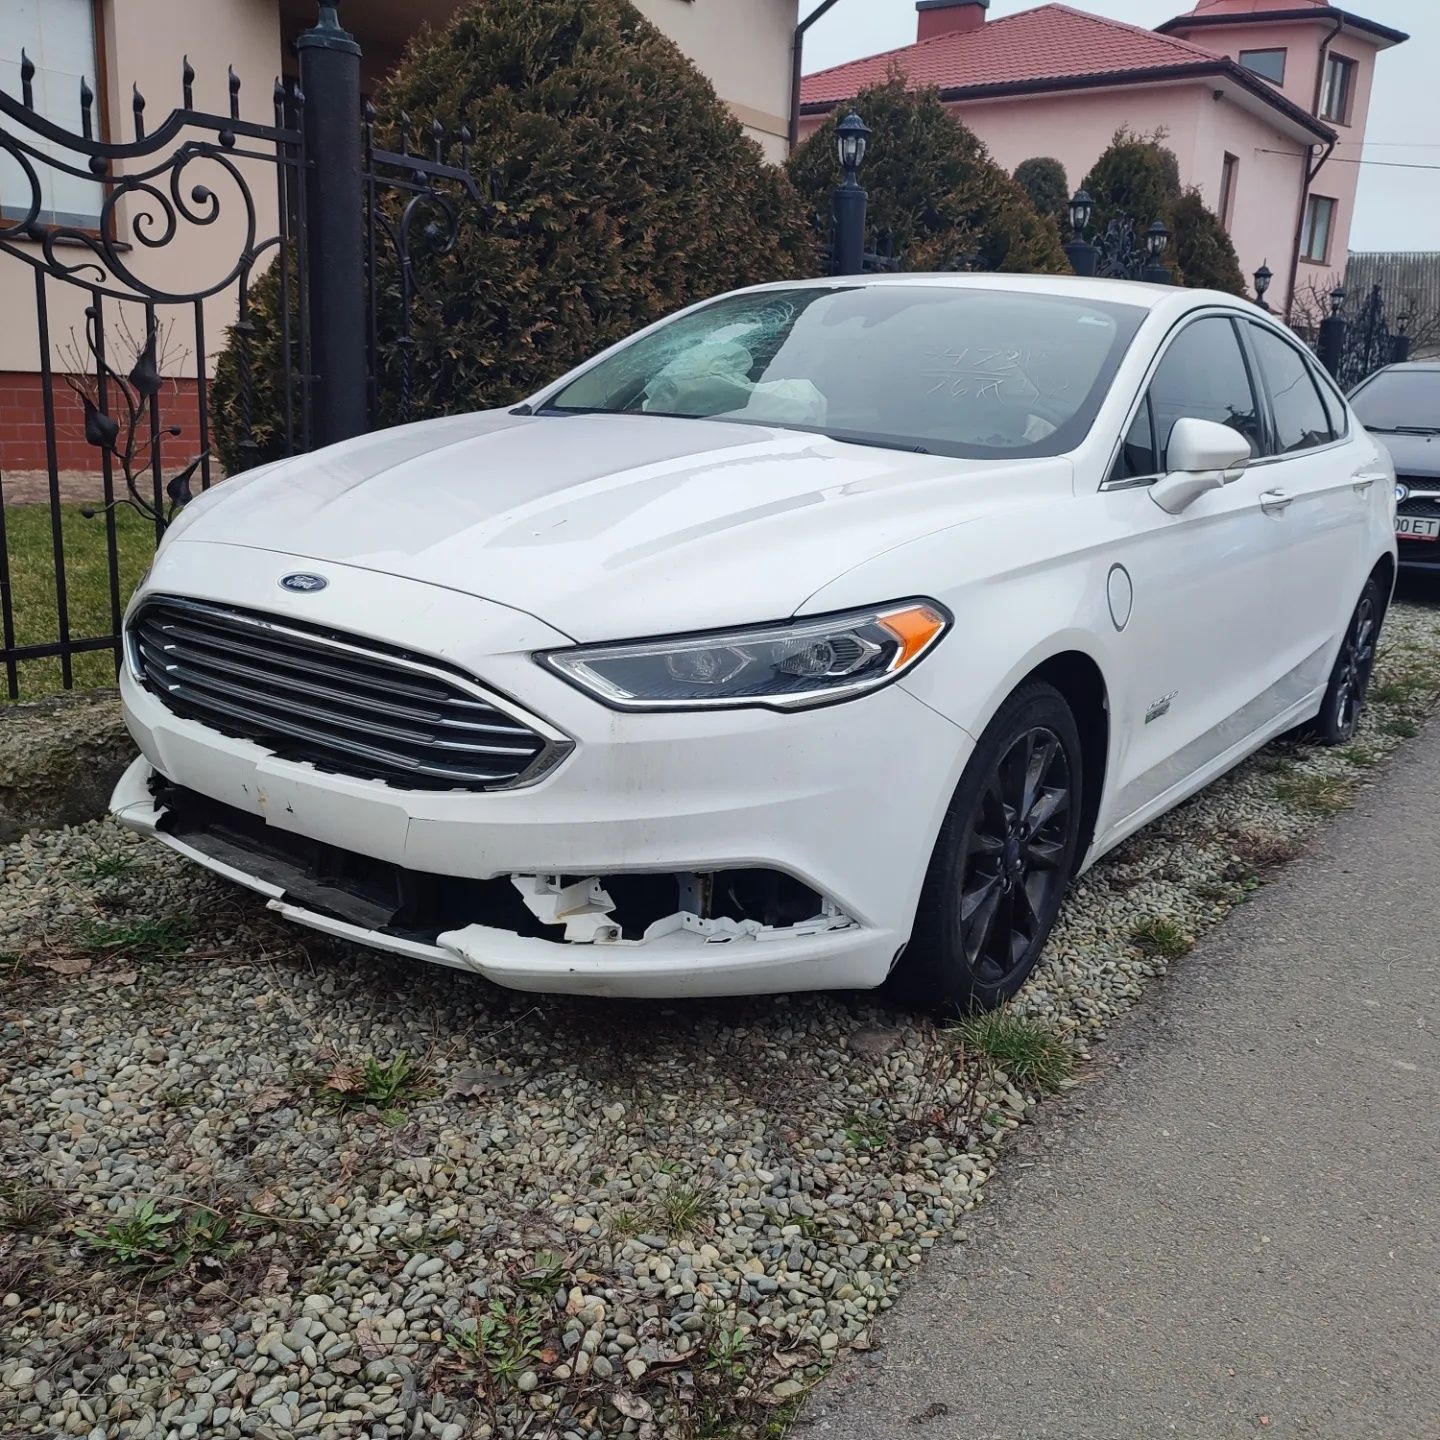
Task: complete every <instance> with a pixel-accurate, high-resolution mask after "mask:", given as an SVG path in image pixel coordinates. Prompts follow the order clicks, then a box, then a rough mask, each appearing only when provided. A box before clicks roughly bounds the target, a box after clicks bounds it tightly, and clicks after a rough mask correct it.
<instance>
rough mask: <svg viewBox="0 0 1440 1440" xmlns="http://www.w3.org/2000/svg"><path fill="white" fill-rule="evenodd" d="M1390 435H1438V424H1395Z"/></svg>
mask: <svg viewBox="0 0 1440 1440" xmlns="http://www.w3.org/2000/svg"><path fill="white" fill-rule="evenodd" d="M1386 433H1387V434H1390V435H1440V425H1397V426H1396V427H1395V428H1394V429H1393V430H1390V431H1387V432H1386Z"/></svg>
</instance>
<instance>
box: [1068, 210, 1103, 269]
mask: <svg viewBox="0 0 1440 1440" xmlns="http://www.w3.org/2000/svg"><path fill="white" fill-rule="evenodd" d="M1069 208H1070V241H1069V243H1068V244H1067V245H1066V246H1065V258H1066V259H1067V260H1069V262H1070V268H1071V269H1072V270H1073V271H1074V272H1075V273H1076V274H1077V275H1093V274H1094V273H1095V267H1096V263H1097V262H1098V260H1099V258H1100V252H1099V251H1098V250H1097V249H1096V248H1095V247H1094V246H1093V245H1092V244H1090V242H1089V241H1088V240H1086V238H1085V232H1086V231H1087V230H1088V229H1089V228H1090V217H1091V215H1093V214H1094V213H1095V202H1094V201H1093V200H1092V199H1091V198H1090V192H1089V191H1088V190H1077V191H1076V192H1075V193H1074V194H1073V195H1072V196H1071V197H1070V207H1069Z"/></svg>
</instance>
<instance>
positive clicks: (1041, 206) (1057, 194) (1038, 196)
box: [1015, 155, 1070, 238]
mask: <svg viewBox="0 0 1440 1440" xmlns="http://www.w3.org/2000/svg"><path fill="white" fill-rule="evenodd" d="M1015 179H1016V181H1017V183H1018V184H1019V186H1020V188H1021V189H1022V190H1024V192H1025V193H1026V194H1027V195H1028V196H1029V197H1030V203H1031V204H1032V205H1033V206H1034V207H1035V208H1036V209H1037V210H1038V211H1039V212H1040V213H1041V214H1042V215H1049V216H1050V217H1051V218H1052V219H1053V220H1054V221H1055V223H1056V224H1057V225H1062V226H1064V227H1065V231H1066V235H1067V238H1068V234H1069V226H1068V224H1067V223H1066V222H1067V217H1068V216H1069V212H1070V182H1069V181H1068V179H1067V178H1066V176H1065V167H1064V166H1063V165H1062V164H1061V163H1060V162H1059V161H1058V160H1056V159H1054V158H1053V157H1052V156H1049V155H1036V156H1035V157H1034V158H1033V159H1030V160H1022V161H1021V162H1020V163H1019V164H1018V165H1017V166H1016V167H1015Z"/></svg>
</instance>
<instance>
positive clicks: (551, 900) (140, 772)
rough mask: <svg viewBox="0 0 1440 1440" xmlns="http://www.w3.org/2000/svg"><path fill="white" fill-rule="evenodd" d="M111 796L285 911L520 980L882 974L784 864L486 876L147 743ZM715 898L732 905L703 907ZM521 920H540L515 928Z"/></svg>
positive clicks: (529, 985) (651, 990)
mask: <svg viewBox="0 0 1440 1440" xmlns="http://www.w3.org/2000/svg"><path fill="white" fill-rule="evenodd" d="M111 807H112V810H113V811H114V813H115V815H116V816H117V818H118V819H119V820H120V821H121V822H122V823H123V824H125V825H126V826H128V827H129V828H130V829H133V830H136V831H139V832H140V833H142V834H145V835H148V836H151V837H153V838H155V839H157V840H159V841H161V842H162V843H164V844H165V845H168V846H169V847H170V848H171V849H173V850H175V851H177V852H178V853H180V854H182V855H184V856H185V857H186V858H187V859H189V860H192V861H194V862H195V863H196V864H198V865H202V866H204V867H205V868H206V869H208V870H211V871H213V872H215V873H216V874H218V875H221V876H223V877H224V878H225V879H227V880H231V881H234V882H236V883H238V884H241V885H244V886H246V887H248V888H249V889H251V890H255V891H258V892H259V893H260V894H262V895H264V896H265V897H266V899H267V900H268V902H269V908H270V909H272V910H274V911H275V912H276V913H277V914H279V915H281V916H283V917H284V918H286V919H288V920H293V921H295V922H297V923H299V924H302V925H306V926H309V927H310V928H312V929H315V930H319V931H322V932H323V933H325V934H328V935H332V936H335V937H336V938H339V939H343V940H349V941H354V942H356V943H359V944H362V945H367V946H370V947H372V948H376V949H381V950H387V951H391V952H394V953H396V954H400V955H405V956H408V957H410V958H413V959H419V960H429V961H432V962H434V963H437V964H441V965H448V966H451V967H454V968H457V969H463V970H468V971H472V972H474V973H476V974H479V975H483V976H485V977H486V978H487V979H490V980H493V981H495V982H496V983H498V984H501V985H506V986H509V987H511V988H515V989H521V990H535V991H548V992H553V993H576V994H588V995H649V994H665V995H676V996H680V995H729V994H749V993H755V992H758V991H765V990H783V989H803V988H807V987H814V986H817V985H823V986H824V987H825V988H842V989H843V988H861V987H865V986H869V985H873V984H875V983H878V982H877V981H876V980H875V978H874V975H875V958H876V952H875V947H876V945H877V942H878V943H880V944H881V945H882V946H883V945H888V942H887V941H884V940H883V939H882V937H880V936H879V935H877V933H876V932H875V931H873V930H867V929H865V928H864V927H862V926H859V925H857V924H856V922H855V921H853V920H852V919H850V917H849V916H847V915H845V914H844V913H843V912H842V911H840V910H839V909H838V907H837V906H835V905H834V903H833V902H831V901H827V900H823V899H822V898H821V897H819V896H816V895H814V892H811V891H809V890H808V887H805V886H804V885H802V884H800V882H797V881H794V880H792V879H791V878H790V877H786V876H777V877H774V881H773V883H770V884H768V885H767V884H765V883H764V881H765V879H766V877H767V876H768V874H769V872H763V871H760V872H756V871H737V872H734V874H736V875H738V876H743V877H744V879H745V883H744V884H737V883H731V882H727V880H726V877H725V873H724V872H721V874H719V875H674V876H663V875H653V876H647V877H635V876H628V877H627V876H621V877H617V878H618V880H619V881H620V883H622V884H624V883H626V882H633V881H635V880H644V881H647V882H649V883H647V884H645V885H643V886H641V887H640V893H638V894H632V895H631V897H630V898H629V900H628V902H627V903H625V904H624V905H621V904H620V903H618V902H617V901H616V899H615V898H614V897H613V896H612V895H611V894H610V893H609V891H608V890H607V889H606V888H605V882H604V881H603V880H602V879H601V878H600V877H592V878H590V879H587V880H570V879H568V878H567V877H564V876H534V875H524V876H508V877H503V878H497V879H494V880H489V881H481V880H461V879H456V878H455V877H452V876H442V875H421V874H416V873H415V872H409V871H404V870H403V869H401V868H400V867H398V866H394V865H391V864H389V863H388V862H383V861H374V860H372V859H370V858H368V857H365V856H361V855H356V854H353V853H351V852H342V851H337V850H336V849H335V848H334V847H331V846H326V845H320V844H317V843H316V842H313V841H309V840H306V839H303V838H301V837H296V836H292V835H286V834H285V833H284V832H270V831H269V827H267V826H266V825H265V823H264V821H263V820H260V819H258V818H257V817H252V816H247V815H245V814H243V813H242V812H240V811H237V810H234V809H232V808H231V807H228V806H224V805H220V804H218V803H216V802H213V801H209V800H207V799H206V798H205V797H203V796H200V795H198V794H195V793H194V792H190V791H186V790H184V789H182V788H181V787H177V786H173V785H171V784H170V783H169V782H168V781H166V780H165V779H164V777H162V776H160V775H158V773H157V772H156V771H155V770H153V769H152V767H151V766H150V765H149V764H148V763H147V762H146V761H145V760H144V759H140V760H136V761H135V762H134V764H132V765H131V766H130V768H129V770H127V771H126V773H125V775H124V776H123V777H122V778H121V780H120V783H119V785H118V786H117V787H116V790H115V794H114V797H113V799H112V802H111ZM267 832H269V833H267ZM756 876H759V877H760V879H759V881H758V882H757V880H756V878H755V877H756ZM671 884H673V886H674V890H675V899H676V902H677V904H678V905H679V907H680V908H677V909H676V910H674V911H672V912H669V913H667V914H660V915H656V916H655V917H654V918H653V919H652V918H648V917H649V915H650V913H651V912H653V911H654V910H655V909H657V908H663V907H659V906H657V898H656V897H657V895H659V894H663V893H664V892H665V891H666V890H667V889H668V888H669V886H670V885H671ZM617 888H618V886H617ZM717 891H724V892H725V894H724V895H723V896H721V895H717ZM737 892H748V893H751V894H754V895H755V896H756V900H755V903H754V905H753V909H754V911H755V913H753V914H749V915H747V914H744V913H743V911H742V906H743V903H744V902H743V901H742V900H740V899H739V898H738V897H737ZM807 895H809V896H811V897H813V909H814V913H813V914H810V915H808V916H805V918H799V919H794V918H791V916H790V915H787V914H786V913H785V912H786V910H789V911H791V912H793V913H797V914H803V913H804V912H805V911H806V910H807V909H809V908H812V907H811V906H809V905H807V902H806V900H805V898H804V897H805V896H807ZM507 902H508V904H507ZM717 905H718V906H719V907H720V908H729V909H731V910H736V911H741V912H742V913H735V914H728V915H726V914H711V915H705V914H702V913H700V912H701V911H702V910H711V909H715V908H716V907H717ZM687 906H688V907H689V908H686V907H687ZM797 906H798V907H799V909H798V910H797V908H796V907H797ZM467 909H468V910H472V911H475V912H480V913H487V912H488V913H490V914H492V915H493V916H494V918H495V919H496V920H497V921H504V920H506V919H509V920H511V921H516V922H518V924H517V926H516V928H507V927H506V926H505V925H504V924H501V923H492V924H484V923H470V924H464V925H458V926H455V927H453V928H444V927H445V924H446V917H447V916H451V917H453V916H454V915H455V914H456V913H457V912H463V911H465V910H467ZM647 922H648V923H647ZM527 926H529V927H530V928H533V929H535V930H538V931H539V932H540V933H532V934H527V933H522V931H524V930H525V929H526V927H527ZM639 926H643V929H640V930H639V933H635V932H636V929H637V927H639ZM587 951H590V952H592V953H586V952H587ZM882 953H884V952H883V951H882ZM886 965H887V966H888V959H887V960H886ZM881 978H883V971H882V972H881Z"/></svg>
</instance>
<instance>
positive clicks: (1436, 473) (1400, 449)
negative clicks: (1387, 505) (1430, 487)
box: [1370, 430, 1440, 480]
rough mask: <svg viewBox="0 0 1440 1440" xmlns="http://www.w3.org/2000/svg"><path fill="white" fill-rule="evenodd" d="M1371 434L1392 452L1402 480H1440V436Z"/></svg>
mask: <svg viewBox="0 0 1440 1440" xmlns="http://www.w3.org/2000/svg"><path fill="white" fill-rule="evenodd" d="M1370 433H1371V436H1372V438H1373V439H1375V440H1378V441H1379V442H1380V444H1382V445H1383V446H1384V447H1385V448H1386V449H1387V450H1388V451H1389V452H1390V458H1391V459H1392V460H1393V461H1394V462H1395V473H1396V474H1397V475H1398V476H1399V477H1400V478H1401V479H1402V480H1440V435H1393V434H1386V433H1383V432H1380V431H1373V430H1372V431H1371V432H1370Z"/></svg>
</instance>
